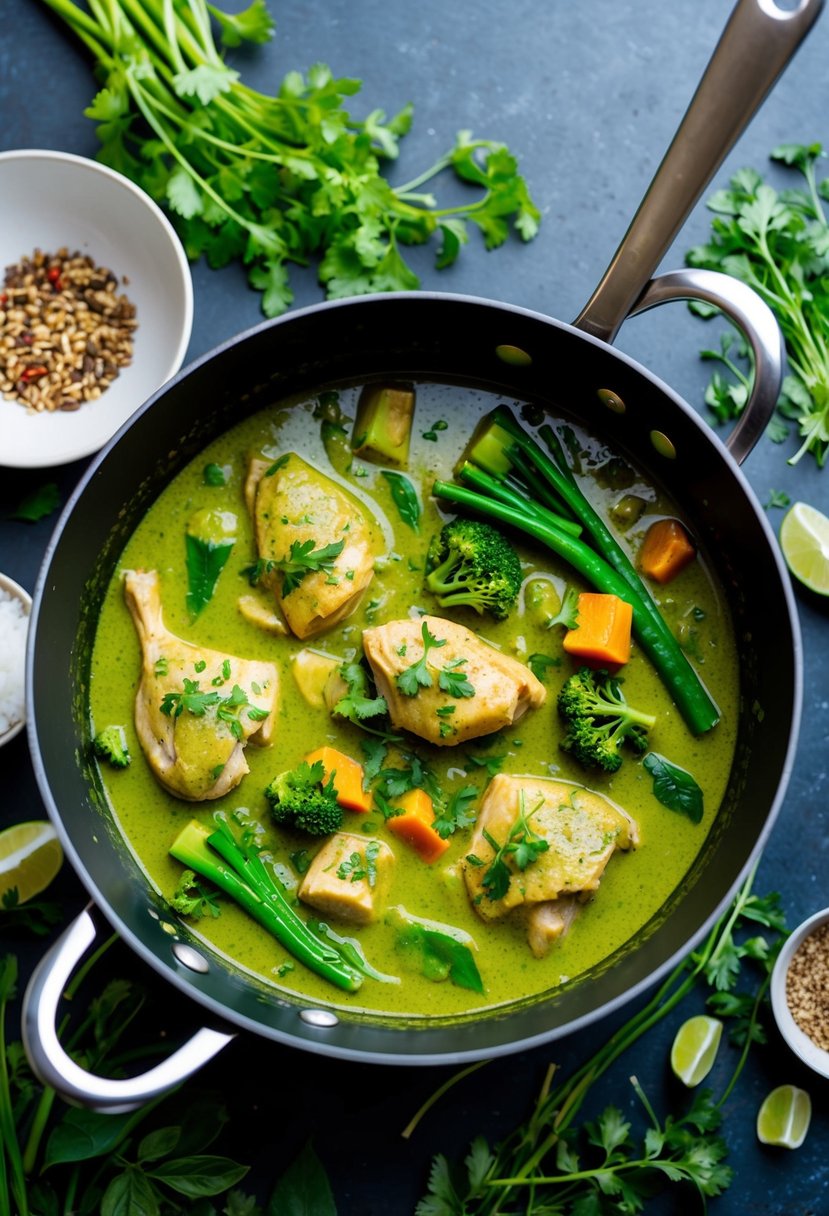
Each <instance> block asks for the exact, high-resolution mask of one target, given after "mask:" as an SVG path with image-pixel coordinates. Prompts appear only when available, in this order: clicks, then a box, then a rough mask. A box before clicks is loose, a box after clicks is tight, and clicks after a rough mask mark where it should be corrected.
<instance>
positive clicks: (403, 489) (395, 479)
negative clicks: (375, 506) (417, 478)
mask: <svg viewBox="0 0 829 1216" xmlns="http://www.w3.org/2000/svg"><path fill="white" fill-rule="evenodd" d="M383 476H384V477H385V479H386V481H387V482H388V483H389V488H390V490H391V496H392V499H393V500H394V505H395V506H396V507H397V510H398V512H399V513H400V518H401V519H402V520H403V523H404V524H408V525H409V527H410V528H411V529H412V531H413V532H419V531H420V499H419V498H418V496H417V490H416V489H415V488H414V486H413V485H412V483H411V482H410V481H409V479H408V477H404V476H403V474H402V473H392V472H390V471H389V470H388V469H383Z"/></svg>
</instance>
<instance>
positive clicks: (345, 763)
mask: <svg viewBox="0 0 829 1216" xmlns="http://www.w3.org/2000/svg"><path fill="white" fill-rule="evenodd" d="M305 759H306V760H307V761H308V763H309V764H314V763H315V761H317V760H321V761H322V767H323V769H324V770H325V780H326V781H327V780H328V778H329V777H330V776H331V774H332V773H334V785H335V787H336V790H337V802H338V803H339V804H340V806H341V807H344V808H345V810H347V811H370V810H371V807H372V798H371V793H370V792H367V791H366V790H364V789H363V776H364V774H363V766H362V764H358V763H357V761H356V760H352V759H351V757H350V756H346V755H345V753H344V752H338V751H337V749H336V748H335V747H318V748H317V750H316V751H314V752H309V753H308V755H307V756H306V757H305Z"/></svg>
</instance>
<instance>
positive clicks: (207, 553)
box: [184, 532, 235, 616]
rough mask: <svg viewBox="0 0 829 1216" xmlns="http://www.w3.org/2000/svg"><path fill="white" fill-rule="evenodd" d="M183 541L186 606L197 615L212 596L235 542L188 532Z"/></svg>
mask: <svg viewBox="0 0 829 1216" xmlns="http://www.w3.org/2000/svg"><path fill="white" fill-rule="evenodd" d="M184 542H185V546H186V554H187V588H188V589H187V608H188V611H189V612H190V614H191V616H198V615H199V613H200V612H201V610H202V608H204V607H205V605H206V604H209V603H210V601H211V599H212V598H213V592H214V591H215V590H216V584H217V582H218V581H219V575H220V574H221V572H222V570H223V569H224V566H225V562H226V561H227V559H228V558H229V557H230V551H231V549H232V548H233V545H234V543H235V542H234V541H232V540H228V541H213V540H202V539H201V537H198V536H191V535H190V533H189V532H188V533H186V535H185V538H184Z"/></svg>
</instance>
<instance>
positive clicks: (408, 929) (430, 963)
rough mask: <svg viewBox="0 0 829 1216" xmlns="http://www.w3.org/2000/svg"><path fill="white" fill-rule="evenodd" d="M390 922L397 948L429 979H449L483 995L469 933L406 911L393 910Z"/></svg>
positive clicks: (438, 980)
mask: <svg viewBox="0 0 829 1216" xmlns="http://www.w3.org/2000/svg"><path fill="white" fill-rule="evenodd" d="M387 919H388V920H389V922H390V923H391V924H392V925H394V927H395V929H396V934H395V947H396V949H398V950H399V951H400V952H401V953H402V954H403V955H404V956H408V957H409V958H410V959H413V960H415V961H416V965H417V968H418V970H419V971H421V973H422V974H423V975H425V976H426V978H427V979H430V980H434V981H436V982H440V981H441V980H445V979H449V980H450V981H451V982H452V983H453V984H455V985H456V986H457V987H458V988H466V989H468V990H469V991H471V992H477V993H480V994H481V995H483V993H484V984H483V980H482V979H481V974H480V972H479V971H478V967H477V964H476V962H475V958H474V955H473V953H472V950H471V948H470V947H471V946H474V942H473V940H472V938H471V937H470V936H469V934H467V933H464V932H463V931H462V930H459V929H455V928H454V927H453V926H452V925H441V924H439V922H437V921H430V920H425V919H423V918H421V917H419V916H412V915H411V913H409V912H406V911H405V909H404V908H402V907H397V908H392V909H390V910H389V913H388V917H387Z"/></svg>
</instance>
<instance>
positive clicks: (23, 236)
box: [0, 149, 193, 468]
mask: <svg viewBox="0 0 829 1216" xmlns="http://www.w3.org/2000/svg"><path fill="white" fill-rule="evenodd" d="M64 246H65V247H67V248H68V249H69V251H70V252H73V251H74V250H79V251H80V252H81V253H84V254H87V255H89V256H90V257H91V258H92V259H93V261H94V262H95V263H96V265H98V266H106V267H108V268H109V269H111V270H112V271H113V272H114V273H115V274H116V275H117V276H118V277H119V279H124V278H126V280H127V282H126V283H125V284H124V286H123V287H122V288H121V290H123V291H124V292H125V293H126V295H127V296H128V297H129V299H130V300H131V301H132V303H133V304H135V307H136V320H137V322H138V328H137V330H136V333H135V340H134V350H133V359H132V364H131V365H130V366H129V367H126V368H124V369H122V371H121V373H120V375H119V376H118V378H117V379H116V380H114V381H113V383H112V384H111V385H110V386H109V388H107V389H106V391H105V392H103V393H102V394H101V397H100V398H99V399H98V400H97V401H89V402H86V403H85V404H83V405H82V406H81V408H80V409H78V410H74V411H71V412H62V411H60V410H56V411H54V412H52V413H48V412H46V411H44V412H43V413H39V414H36V413H32V412H30V411H29V410H27V409H26V407H25V406H23V405H21V404H20V402H18V401H9V400H6V399H5V398H3V397H2V396H0V465H5V466H11V467H14V468H42V467H45V466H48V465H57V464H66V463H67V462H68V461H70V460H79V459H80V458H81V457H83V456H88V455H90V453H92V452H95V451H97V450H98V448H100V447H103V445H104V444H105V443H106V441H107V440H108V439H109V438H110V437H111V436H112V435H114V433H115V432H116V431H117V430H118V428H119V427H120V426H121V425H122V424H123V423H124V422H126V420H127V419H128V418H129V416H130V415H131V414H132V413H133V412H134V411H135V410H136V409H138V407H139V406H140V405H141V404H142V403H143V402H144V401H145V400H146V399H147V398H148V397H149V396H151V395H152V393H154V392H155V390H156V389H157V388H160V386H161V385H162V384H163V383H164V382H165V381H166V380H169V378H170V377H171V376H172V375H173V374H174V373H175V372H177V371H178V369H179V368H180V367H181V364H182V362H183V360H184V355H185V352H186V350H187V344H188V342H189V341H190V331H191V329H192V324H193V283H192V279H191V276H190V268H189V266H188V264H187V258H186V256H185V253H184V250H183V248H182V246H181V242H180V241H179V239H178V237H177V235H176V233H175V231H174V230H173V227H172V225H171V224H170V222H169V221H168V220H167V218H166V217H165V216H164V214H163V213H162V212H161V210H160V209H159V208H158V207H157V206H156V204H155V203H154V202H153V201H152V199H151V198H150V197H149V196H148V195H147V194H145V193H144V191H143V190H140V189H139V188H138V187H137V186H135V185H133V183H132V182H130V181H128V180H127V178H125V177H122V176H121V174H119V173H115V172H113V170H112V169H108V168H106V167H105V166H104V165H101V164H98V163H97V161H94V160H87V159H86V158H84V157H82V156H72V155H69V154H68V153H65V152H50V151H45V150H42V149H22V150H16V151H12V152H3V153H0V270H2V269H4V268H5V267H6V266H11V265H14V264H16V263H17V262H19V261H20V260H21V258H23V257H28V256H30V255H31V254H32V253H33V252H34V250H35V249H40V250H42V251H43V252H45V253H54V252H55V251H56V250H57V249H60V248H62V247H64ZM1 290H2V286H0V291H1Z"/></svg>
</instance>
